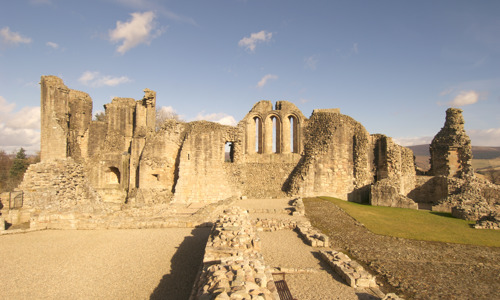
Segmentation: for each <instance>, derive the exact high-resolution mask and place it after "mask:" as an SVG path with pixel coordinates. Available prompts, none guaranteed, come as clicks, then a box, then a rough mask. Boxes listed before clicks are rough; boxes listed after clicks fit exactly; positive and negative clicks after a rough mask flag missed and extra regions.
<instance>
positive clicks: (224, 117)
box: [195, 111, 237, 126]
mask: <svg viewBox="0 0 500 300" xmlns="http://www.w3.org/2000/svg"><path fill="white" fill-rule="evenodd" d="M195 120H197V121H199V120H206V121H212V122H216V123H219V124H222V125H230V126H236V124H237V122H236V120H235V119H234V117H233V116H230V115H228V114H226V113H213V114H205V112H203V111H202V112H200V113H198V115H197V116H196V118H195Z"/></svg>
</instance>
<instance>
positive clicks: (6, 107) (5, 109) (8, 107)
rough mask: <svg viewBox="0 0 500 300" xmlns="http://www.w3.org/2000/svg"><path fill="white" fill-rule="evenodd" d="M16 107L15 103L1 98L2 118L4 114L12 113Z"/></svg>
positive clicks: (0, 113)
mask: <svg viewBox="0 0 500 300" xmlns="http://www.w3.org/2000/svg"><path fill="white" fill-rule="evenodd" d="M15 107H16V104H15V103H9V102H7V100H5V98H4V97H2V96H0V116H1V115H2V114H3V113H10V112H11V111H13V110H14V108H15Z"/></svg>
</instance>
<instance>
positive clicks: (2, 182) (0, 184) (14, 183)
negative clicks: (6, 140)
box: [0, 148, 40, 193]
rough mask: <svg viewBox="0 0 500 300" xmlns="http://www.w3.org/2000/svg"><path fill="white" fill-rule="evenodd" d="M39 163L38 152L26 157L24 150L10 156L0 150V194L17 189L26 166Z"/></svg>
mask: <svg viewBox="0 0 500 300" xmlns="http://www.w3.org/2000/svg"><path fill="white" fill-rule="evenodd" d="M39 161H40V152H38V153H37V154H36V155H32V156H28V155H26V150H24V148H20V149H19V150H18V151H17V152H15V151H14V152H12V153H11V154H7V153H6V152H5V151H4V150H0V193H3V192H11V191H13V190H14V189H15V188H16V187H18V186H19V184H20V183H21V181H22V180H23V176H24V173H25V172H26V169H28V166H29V165H30V164H34V163H37V162H39Z"/></svg>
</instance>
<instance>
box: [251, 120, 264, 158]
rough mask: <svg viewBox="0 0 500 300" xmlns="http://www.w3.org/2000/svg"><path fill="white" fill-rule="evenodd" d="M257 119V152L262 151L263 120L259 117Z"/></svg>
mask: <svg viewBox="0 0 500 300" xmlns="http://www.w3.org/2000/svg"><path fill="white" fill-rule="evenodd" d="M253 119H254V121H255V152H257V153H262V120H261V119H260V118H259V117H254V118H253Z"/></svg>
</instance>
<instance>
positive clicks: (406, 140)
mask: <svg viewBox="0 0 500 300" xmlns="http://www.w3.org/2000/svg"><path fill="white" fill-rule="evenodd" d="M433 138H434V137H432V136H414V137H401V138H393V140H394V142H395V143H396V144H399V145H401V146H416V145H426V144H430V143H431V142H432V139H433Z"/></svg>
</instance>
